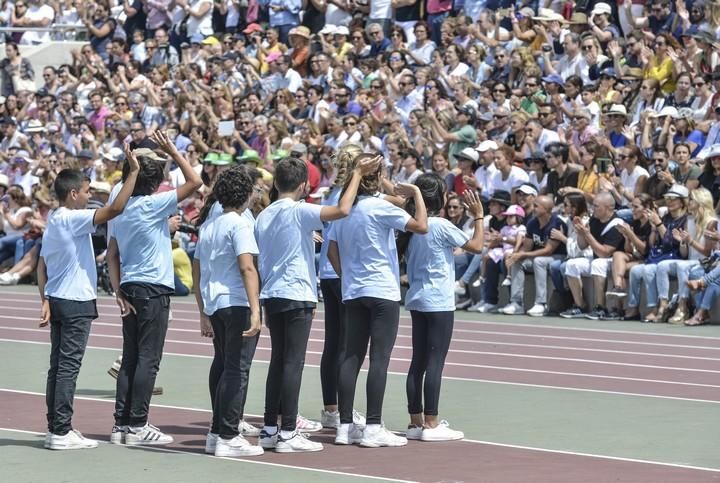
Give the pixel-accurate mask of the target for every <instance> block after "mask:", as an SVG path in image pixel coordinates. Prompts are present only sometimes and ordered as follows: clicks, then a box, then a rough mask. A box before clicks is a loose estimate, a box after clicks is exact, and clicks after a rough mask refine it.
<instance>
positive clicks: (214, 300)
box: [194, 212, 258, 315]
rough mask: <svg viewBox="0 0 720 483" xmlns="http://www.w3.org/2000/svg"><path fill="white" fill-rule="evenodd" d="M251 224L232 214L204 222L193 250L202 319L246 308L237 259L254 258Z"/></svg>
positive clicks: (242, 217)
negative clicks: (223, 310) (231, 309)
mask: <svg viewBox="0 0 720 483" xmlns="http://www.w3.org/2000/svg"><path fill="white" fill-rule="evenodd" d="M254 229H255V227H254V226H253V222H252V221H251V220H249V219H248V218H247V217H246V216H244V215H239V214H237V213H235V212H229V213H223V214H221V215H220V216H218V217H216V218H215V219H213V220H212V221H210V222H209V223H208V222H205V223H204V224H203V229H202V232H201V236H200V238H199V240H198V243H197V247H196V248H195V255H194V257H195V259H196V260H198V261H199V262H200V294H201V296H202V300H203V305H204V310H203V312H204V313H205V314H206V315H212V314H214V313H215V312H216V311H218V310H220V309H225V308H228V307H249V306H250V303H249V301H248V297H247V292H246V290H245V284H244V283H243V279H242V276H241V274H240V269H239V267H238V261H237V258H238V257H239V256H240V255H243V254H250V255H257V254H258V247H257V243H255V235H254Z"/></svg>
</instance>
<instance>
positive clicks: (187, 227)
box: [177, 223, 199, 235]
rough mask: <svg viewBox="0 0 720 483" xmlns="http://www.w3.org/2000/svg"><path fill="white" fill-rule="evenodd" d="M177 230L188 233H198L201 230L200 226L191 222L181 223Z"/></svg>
mask: <svg viewBox="0 0 720 483" xmlns="http://www.w3.org/2000/svg"><path fill="white" fill-rule="evenodd" d="M177 231H179V232H180V233H187V234H189V235H197V234H198V232H199V230H198V227H197V226H195V225H192V224H190V223H180V224H179V225H178V227H177Z"/></svg>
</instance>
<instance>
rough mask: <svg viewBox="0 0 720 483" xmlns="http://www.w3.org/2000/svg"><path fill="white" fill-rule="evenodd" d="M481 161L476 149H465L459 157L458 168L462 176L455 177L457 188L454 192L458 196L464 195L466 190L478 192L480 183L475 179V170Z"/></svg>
mask: <svg viewBox="0 0 720 483" xmlns="http://www.w3.org/2000/svg"><path fill="white" fill-rule="evenodd" d="M479 159H480V154H479V153H478V152H477V151H476V150H475V148H465V149H463V150H462V151H460V153H459V154H458V155H457V163H458V168H459V169H460V174H458V175H457V176H455V186H454V189H453V191H455V193H457V194H458V195H461V196H462V195H463V193H465V190H467V189H472V190H477V187H478V182H477V179H475V168H477V162H478V160H479Z"/></svg>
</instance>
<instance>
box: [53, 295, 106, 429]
mask: <svg viewBox="0 0 720 483" xmlns="http://www.w3.org/2000/svg"><path fill="white" fill-rule="evenodd" d="M50 314H51V319H50V369H49V370H48V376H47V387H46V390H45V403H46V404H47V422H48V431H49V432H51V433H53V434H57V435H58V436H63V435H65V434H67V433H68V432H69V431H70V430H71V429H72V415H73V399H74V398H75V384H76V382H77V376H78V373H79V372H80V365H81V364H82V359H83V356H84V355H85V347H87V341H88V336H89V335H90V324H91V323H92V321H93V320H94V319H96V318H97V308H96V305H95V300H90V301H87V302H76V301H73V300H64V299H56V298H51V299H50Z"/></svg>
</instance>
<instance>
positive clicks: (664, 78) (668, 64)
mask: <svg viewBox="0 0 720 483" xmlns="http://www.w3.org/2000/svg"><path fill="white" fill-rule="evenodd" d="M643 79H657V80H658V82H660V85H661V86H662V91H663V92H664V93H666V94H669V93H671V92H673V91H674V90H675V81H674V80H673V61H672V59H671V58H670V57H666V58H665V60H663V61H662V63H658V58H657V56H654V55H653V56H652V57H650V62H648V65H647V67H646V68H645V72H643Z"/></svg>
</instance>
